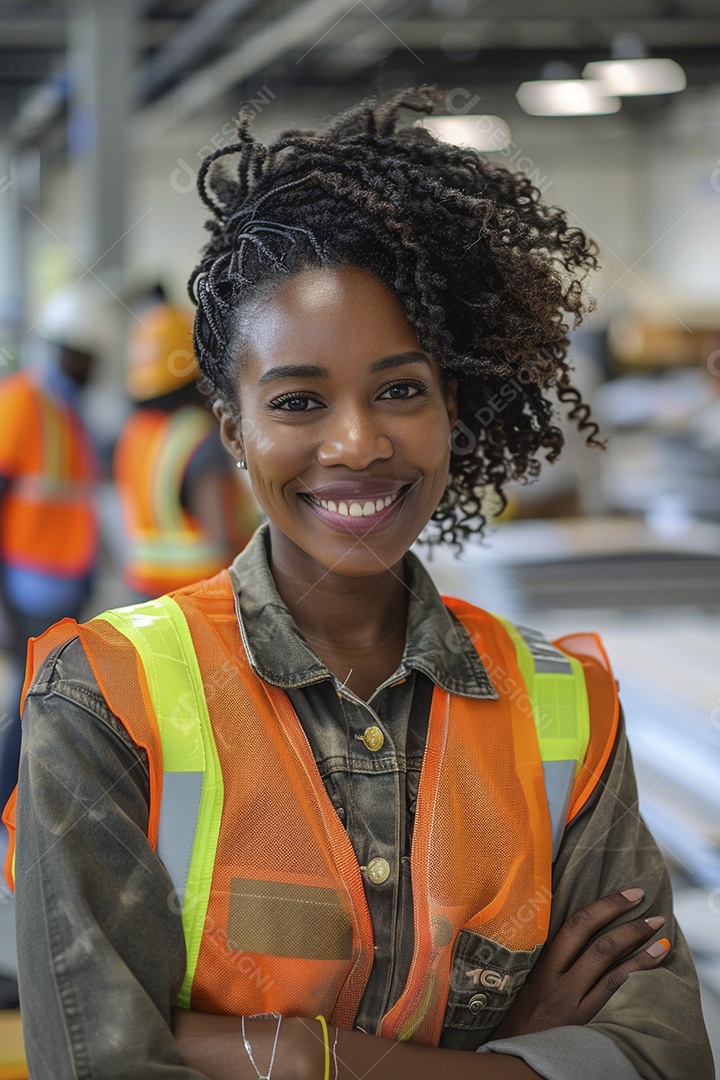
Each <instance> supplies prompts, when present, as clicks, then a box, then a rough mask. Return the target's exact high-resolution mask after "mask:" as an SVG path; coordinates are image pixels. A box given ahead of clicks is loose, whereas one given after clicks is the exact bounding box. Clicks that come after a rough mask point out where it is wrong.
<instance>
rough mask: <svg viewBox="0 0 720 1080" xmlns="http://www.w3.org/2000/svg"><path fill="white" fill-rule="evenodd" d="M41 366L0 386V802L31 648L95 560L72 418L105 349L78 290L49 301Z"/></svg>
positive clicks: (78, 603) (70, 602) (77, 603)
mask: <svg viewBox="0 0 720 1080" xmlns="http://www.w3.org/2000/svg"><path fill="white" fill-rule="evenodd" d="M38 330H39V332H40V334H41V335H42V336H43V337H44V338H45V339H46V341H47V361H46V363H44V364H43V365H40V364H34V365H31V366H30V367H28V368H26V369H22V370H20V371H17V372H15V373H13V374H11V375H9V376H7V377H6V378H5V379H3V380H2V382H0V607H1V609H2V616H3V621H4V623H5V642H4V644H5V647H6V648H7V650H8V653H9V654H10V657H11V668H12V675H11V685H10V686H7V687H6V688H5V690H4V695H3V696H4V698H5V702H4V708H5V710H6V711H5V713H4V715H3V722H2V724H0V802H2V801H3V800H4V799H6V798H7V796H8V795H9V794H10V792H11V791H12V789H13V787H14V786H15V784H16V782H17V768H18V760H19V754H20V714H19V704H20V690H21V687H22V679H23V673H24V667H25V651H26V646H27V639H28V638H29V637H36V636H37V635H38V634H41V633H42V632H43V631H44V630H45V629H46V628H47V627H48V626H49V625H50V624H51V623H52V622H55V621H56V620H57V619H59V618H63V617H64V616H70V617H72V618H77V617H78V616H79V615H80V614H81V608H82V606H83V604H84V602H85V600H86V599H87V597H88V595H89V593H90V590H91V587H92V578H93V571H94V568H95V563H96V559H97V553H98V523H97V517H96V511H95V505H94V492H93V486H94V481H95V479H96V475H97V464H96V457H95V452H94V449H93V446H92V443H91V440H90V438H89V435H88V433H87V431H86V429H85V427H84V425H83V423H82V420H81V418H80V415H79V413H78V409H77V399H78V394H79V390H80V388H81V387H82V386H84V385H85V383H86V382H87V379H88V377H89V375H90V372H91V369H92V366H93V363H94V361H95V359H96V356H97V354H98V351H99V349H100V344H101V342H102V340H103V338H102V334H101V332H100V328H99V326H98V311H97V309H96V308H95V307H94V306H93V305H92V304H89V303H87V297H86V294H85V292H84V291H82V290H79V289H77V290H71V291H70V292H69V293H67V294H66V295H64V296H61V297H60V298H59V299H57V300H56V301H54V302H51V303H50V305H49V307H48V309H47V310H46V312H45V314H44V315H43V316H42V318H41V320H40V321H39V324H38Z"/></svg>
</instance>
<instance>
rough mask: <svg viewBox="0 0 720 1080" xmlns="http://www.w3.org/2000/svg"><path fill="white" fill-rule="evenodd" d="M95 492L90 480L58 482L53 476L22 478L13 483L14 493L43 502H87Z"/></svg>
mask: <svg viewBox="0 0 720 1080" xmlns="http://www.w3.org/2000/svg"><path fill="white" fill-rule="evenodd" d="M92 490H93V485H92V483H91V482H90V481H89V480H58V479H56V478H55V477H53V476H21V477H18V479H17V480H14V481H13V492H14V493H15V494H16V495H20V496H22V498H23V499H28V500H30V499H37V500H38V501H40V500H42V501H43V502H46V501H48V500H49V499H53V498H54V499H57V500H58V502H87V500H88V498H89V497H90V495H91V493H92Z"/></svg>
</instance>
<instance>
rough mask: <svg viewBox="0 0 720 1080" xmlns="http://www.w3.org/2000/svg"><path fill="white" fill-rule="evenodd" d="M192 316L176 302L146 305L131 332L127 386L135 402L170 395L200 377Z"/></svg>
mask: <svg viewBox="0 0 720 1080" xmlns="http://www.w3.org/2000/svg"><path fill="white" fill-rule="evenodd" d="M192 327H193V317H192V314H191V312H189V311H187V310H186V309H185V308H180V307H176V306H175V305H174V304H164V303H163V304H155V305H154V306H153V307H150V308H147V310H145V311H143V312H142V314H141V315H140V316H138V317H137V319H136V321H134V322H133V325H132V328H131V330H130V333H129V335H128V342H127V367H128V371H127V379H126V382H125V386H126V388H127V392H128V394H129V395H130V397H131V398H133V399H134V400H135V401H148V400H149V399H150V398H155V397H160V396H161V395H162V394H169V393H171V391H173V390H177V389H179V387H181V386H185V385H186V384H187V383H190V382H193V381H194V380H195V379H197V378H199V377H200V372H199V371H198V366H197V364H196V363H195V356H194V354H193V344H192Z"/></svg>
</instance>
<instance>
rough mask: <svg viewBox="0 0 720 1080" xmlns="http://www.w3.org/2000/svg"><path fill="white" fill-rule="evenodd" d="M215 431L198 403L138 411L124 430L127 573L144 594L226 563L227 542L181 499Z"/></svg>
mask: <svg viewBox="0 0 720 1080" xmlns="http://www.w3.org/2000/svg"><path fill="white" fill-rule="evenodd" d="M215 431H216V425H215V424H214V422H213V420H212V418H211V417H210V416H209V415H208V413H207V412H206V411H205V410H204V409H202V408H196V407H194V406H192V407H188V408H184V409H179V410H178V411H177V412H174V413H167V412H164V411H161V410H159V409H142V410H138V411H137V412H135V413H134V414H133V415H132V416H131V417H130V419H129V420H128V421H127V423H126V425H125V428H124V429H123V432H122V434H121V437H120V440H119V441H118V447H117V451H116V455H115V477H116V481H117V485H118V491H119V493H120V499H121V503H122V507H123V517H124V521H125V529H126V532H127V546H128V557H127V563H126V566H125V577H126V580H127V582H128V584H129V585H130V586H131V587H132V588H134V589H137V590H138V591H139V592H141V593H145V594H146V595H148V596H160V595H161V594H162V593H166V592H172V591H173V590H174V589H179V588H182V587H183V586H185V585H189V584H190V583H192V582H194V581H199V580H200V579H201V578H205V577H208V576H210V575H212V574H215V573H217V571H218V570H219V569H220V568H221V566H223V565H224V562H225V560H226V555H227V552H226V550H225V548H224V546H223V545H222V544H218V543H216V542H215V541H214V540H213V539H212V538H211V537H210V536H209V535H208V533H207V530H206V529H205V527H204V526H203V524H202V523H201V522H200V521H199V520H198V518H197V517H195V515H193V514H191V513H189V512H188V511H187V510H186V509H185V508H184V507H183V505H182V503H181V501H180V492H181V488H182V483H183V478H184V476H185V473H186V471H187V468H188V466H189V464H190V461H191V459H192V457H193V455H194V454H195V452H196V451H197V449H198V447H199V446H200V445H201V444H202V443H203V442H204V441H205V439H207V438H208V437H210V436H211V435H213V434H214V433H215ZM229 479H232V478H229ZM236 486H237V485H236ZM233 494H235V497H234V498H233ZM227 495H228V498H227V504H228V506H231V507H232V506H233V505H234V504H236V503H237V502H238V499H239V493H238V492H235V493H233V492H232V491H231V490H228V492H227Z"/></svg>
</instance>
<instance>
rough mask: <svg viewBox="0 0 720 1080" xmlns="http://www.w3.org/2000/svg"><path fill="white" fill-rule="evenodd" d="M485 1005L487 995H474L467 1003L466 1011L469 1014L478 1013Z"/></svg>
mask: <svg viewBox="0 0 720 1080" xmlns="http://www.w3.org/2000/svg"><path fill="white" fill-rule="evenodd" d="M486 1005H487V994H474V995H473V997H471V998H470V1000H469V1001H468V1009H469V1010H470V1012H471V1013H479V1012H482V1010H483V1009H484V1008H485V1006H486Z"/></svg>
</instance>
